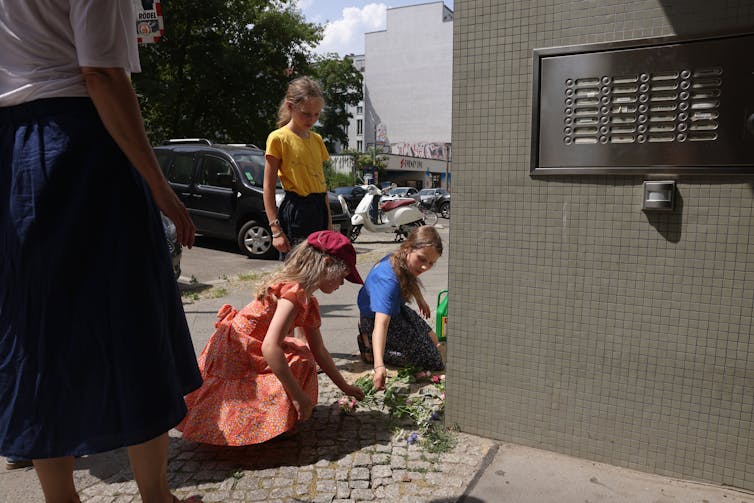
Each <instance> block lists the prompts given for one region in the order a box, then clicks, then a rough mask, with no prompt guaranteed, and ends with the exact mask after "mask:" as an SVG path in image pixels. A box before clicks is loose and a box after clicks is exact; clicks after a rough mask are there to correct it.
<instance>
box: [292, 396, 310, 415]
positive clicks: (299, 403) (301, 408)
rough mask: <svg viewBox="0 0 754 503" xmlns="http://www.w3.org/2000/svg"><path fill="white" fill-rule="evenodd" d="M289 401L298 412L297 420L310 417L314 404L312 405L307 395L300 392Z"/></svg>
mask: <svg viewBox="0 0 754 503" xmlns="http://www.w3.org/2000/svg"><path fill="white" fill-rule="evenodd" d="M291 402H292V403H293V407H295V409H296V412H297V413H298V420H299V421H306V420H307V419H309V418H310V417H311V415H312V410H313V409H314V405H312V401H311V400H309V397H308V396H306V395H304V394H302V395H301V396H300V397H297V398H294V399H292V400H291Z"/></svg>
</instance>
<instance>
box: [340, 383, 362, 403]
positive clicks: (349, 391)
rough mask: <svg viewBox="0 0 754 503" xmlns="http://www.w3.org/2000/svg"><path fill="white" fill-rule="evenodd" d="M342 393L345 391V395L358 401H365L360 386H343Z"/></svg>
mask: <svg viewBox="0 0 754 503" xmlns="http://www.w3.org/2000/svg"><path fill="white" fill-rule="evenodd" d="M341 391H343V393H345V394H346V395H348V396H352V397H354V398H355V399H356V400H358V401H362V400H363V399H364V392H363V391H362V390H361V388H359V387H358V386H351V385H350V384H348V385H346V386H343V389H342V390H341Z"/></svg>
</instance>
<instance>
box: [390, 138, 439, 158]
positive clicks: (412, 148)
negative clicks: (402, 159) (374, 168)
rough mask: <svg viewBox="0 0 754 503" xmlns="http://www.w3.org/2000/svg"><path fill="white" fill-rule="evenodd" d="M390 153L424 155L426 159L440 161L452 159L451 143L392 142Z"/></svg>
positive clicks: (411, 155)
mask: <svg viewBox="0 0 754 503" xmlns="http://www.w3.org/2000/svg"><path fill="white" fill-rule="evenodd" d="M390 153H391V154H396V155H405V156H409V157H422V158H424V159H436V160H438V161H448V160H450V144H449V143H430V142H426V143H425V142H420V143H392V144H390Z"/></svg>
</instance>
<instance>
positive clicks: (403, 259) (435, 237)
mask: <svg viewBox="0 0 754 503" xmlns="http://www.w3.org/2000/svg"><path fill="white" fill-rule="evenodd" d="M428 247H432V248H434V249H435V250H436V251H437V254H438V255H442V239H441V238H440V234H439V233H438V232H437V230H436V229H435V228H434V227H432V226H431V225H422V226H421V227H417V228H416V229H414V230H413V231H411V233H410V234H409V235H408V238H407V239H406V240H405V241H404V242H403V243H401V246H400V248H398V251H396V252H395V253H393V254H392V255H391V256H390V265H392V266H393V271H394V272H395V275H396V277H397V278H398V285H399V286H400V288H401V298H402V299H403V300H404V301H405V302H408V301H410V300H411V299H417V298H419V297H418V294H419V290H421V287H422V283H421V281H420V280H419V278H418V277H416V276H414V275H413V274H411V273H410V272H409V271H408V263H407V261H408V254H409V253H410V252H412V251H413V250H418V249H420V248H428Z"/></svg>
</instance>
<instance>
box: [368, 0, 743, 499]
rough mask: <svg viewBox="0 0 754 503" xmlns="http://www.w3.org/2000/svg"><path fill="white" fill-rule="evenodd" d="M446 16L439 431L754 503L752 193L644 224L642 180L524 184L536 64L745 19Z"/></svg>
mask: <svg viewBox="0 0 754 503" xmlns="http://www.w3.org/2000/svg"><path fill="white" fill-rule="evenodd" d="M454 7H455V21H454V47H453V60H454V70H453V138H452V142H453V150H454V152H453V154H454V157H453V165H454V170H453V171H454V181H453V228H452V232H451V237H450V241H451V243H450V244H451V246H450V248H451V250H452V254H450V269H449V275H450V278H449V285H450V292H451V298H450V318H449V330H448V331H449V334H450V335H449V339H448V341H449V342H448V344H449V346H448V358H449V361H448V384H447V396H448V405H447V407H448V410H447V420H448V422H449V423H450V424H453V423H457V424H458V425H459V426H460V427H461V429H462V430H464V431H467V432H471V433H475V434H480V435H484V436H489V437H493V438H497V439H500V440H504V441H511V442H516V443H520V444H525V445H529V446H534V447H538V448H543V449H549V450H553V451H558V452H563V453H566V454H570V455H574V456H578V457H583V458H588V459H593V460H597V461H603V462H607V463H611V464H614V465H621V466H626V467H630V468H634V469H638V470H642V471H648V472H654V473H659V474H663V475H669V476H677V477H682V478H687V479H696V480H704V481H710V482H714V483H721V484H730V485H732V486H735V487H740V488H746V489H749V490H754V434H753V433H754V429H753V426H754V424H753V423H752V412H753V411H754V341H752V326H753V324H754V312H753V308H754V238H752V237H751V234H752V224H751V222H752V216H754V215H753V214H754V193H753V192H754V191H753V189H752V181H754V180H752V179H751V178H731V177H710V176H685V177H680V178H679V180H678V187H679V189H678V191H679V194H680V196H681V199H682V202H681V205H680V208H679V209H678V210H677V211H676V212H675V213H673V214H670V215H665V216H659V217H648V216H647V214H645V213H643V212H642V211H641V201H642V185H641V184H642V181H643V180H644V178H643V177H639V176H591V177H589V176H561V177H556V178H553V177H547V178H532V177H530V176H529V153H530V134H531V131H530V125H531V102H532V96H531V94H532V80H531V75H532V49H534V48H544V47H555V46H563V45H574V44H582V43H595V42H608V41H616V40H625V39H632V38H646V37H655V36H664V35H675V34H678V35H695V34H706V33H709V32H724V31H740V32H744V31H754V3H752V2H751V1H750V0H729V1H726V2H709V1H707V0H639V1H636V2H625V1H624V0H589V1H585V0H530V1H527V2H504V1H501V0H496V1H493V0H474V1H471V0H456V2H455V6H454ZM751 54H752V51H751V48H748V50H745V49H742V53H741V57H742V64H752V56H751ZM367 71H369V68H367Z"/></svg>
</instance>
